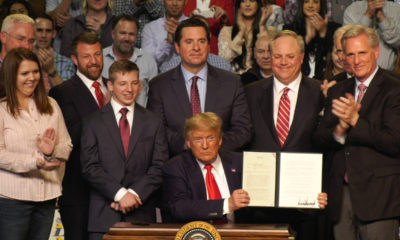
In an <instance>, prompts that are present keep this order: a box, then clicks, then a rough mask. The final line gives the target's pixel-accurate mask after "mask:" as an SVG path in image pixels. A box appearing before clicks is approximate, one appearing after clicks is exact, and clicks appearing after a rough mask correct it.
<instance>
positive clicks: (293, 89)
mask: <svg viewBox="0 0 400 240" xmlns="http://www.w3.org/2000/svg"><path fill="white" fill-rule="evenodd" d="M300 82H301V73H300V74H299V76H297V78H296V79H295V80H294V81H293V82H291V83H290V84H289V85H287V86H286V85H284V84H283V83H281V82H280V81H279V80H278V79H277V78H276V77H275V76H274V123H275V126H276V121H277V119H278V110H279V102H280V100H281V97H282V94H283V90H284V89H285V88H286V87H288V88H289V89H290V90H289V92H288V97H289V100H290V117H289V118H290V119H289V129H290V126H292V122H293V117H294V111H295V109H296V103H297V96H298V95H299V88H300Z"/></svg>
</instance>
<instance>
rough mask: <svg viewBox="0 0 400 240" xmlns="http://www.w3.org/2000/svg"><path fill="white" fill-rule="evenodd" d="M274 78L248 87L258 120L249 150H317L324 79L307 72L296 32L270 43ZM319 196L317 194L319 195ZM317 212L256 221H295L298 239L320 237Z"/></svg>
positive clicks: (261, 215)
mask: <svg viewBox="0 0 400 240" xmlns="http://www.w3.org/2000/svg"><path fill="white" fill-rule="evenodd" d="M269 49H270V52H271V56H272V71H273V76H272V77H270V78H267V79H263V80H260V81H258V82H255V83H253V84H251V85H249V86H248V87H246V95H247V99H248V103H249V108H250V114H251V117H252V122H253V129H254V132H253V139H252V141H251V142H250V144H249V150H251V151H262V152H281V151H282V152H315V148H314V146H313V144H312V135H313V133H314V131H315V129H316V127H317V124H318V118H319V117H318V114H319V112H320V111H321V110H322V107H323V103H324V97H323V94H322V92H321V90H320V81H318V80H315V79H311V78H308V77H307V76H304V75H302V74H301V72H300V71H301V64H302V62H303V57H304V42H303V39H302V38H301V36H298V35H297V34H296V33H295V32H292V31H290V30H284V31H281V32H279V33H278V34H277V35H276V36H275V37H274V38H272V40H271V42H270V48H269ZM316 197H317V196H316ZM316 214H317V213H316V211H311V210H310V213H307V212H304V211H299V210H297V209H272V208H267V209H265V208H264V209H257V210H255V211H254V217H253V220H254V222H256V223H260V222H269V223H274V222H283V223H290V224H291V225H292V227H293V228H294V229H295V230H296V231H297V233H298V236H297V238H296V239H307V240H311V239H320V237H319V236H318V235H319V234H322V233H318V231H317V217H316Z"/></svg>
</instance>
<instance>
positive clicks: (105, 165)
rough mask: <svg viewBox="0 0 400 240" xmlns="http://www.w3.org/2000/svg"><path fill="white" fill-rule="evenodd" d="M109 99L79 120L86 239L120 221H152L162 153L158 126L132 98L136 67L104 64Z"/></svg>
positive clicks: (165, 151)
mask: <svg viewBox="0 0 400 240" xmlns="http://www.w3.org/2000/svg"><path fill="white" fill-rule="evenodd" d="M109 77H110V80H109V81H108V82H107V87H108V90H109V91H110V92H111V94H112V98H111V101H110V103H109V104H107V105H105V106H104V107H103V108H102V109H100V110H99V111H97V112H95V113H94V114H93V115H92V116H90V117H89V118H87V119H85V121H84V124H83V130H82V139H81V148H82V149H81V164H82V173H83V177H84V178H85V179H86V180H87V181H88V183H89V186H90V200H89V227H88V230H89V240H100V239H102V237H103V235H104V233H106V232H107V231H108V230H109V228H110V227H111V226H112V225H113V224H115V223H117V222H121V221H130V222H131V221H136V222H147V223H154V222H155V221H156V210H155V204H156V200H157V198H156V197H155V196H156V195H155V194H154V193H155V191H156V190H157V189H158V188H159V187H160V185H161V181H162V177H161V166H162V164H163V162H164V161H165V160H166V159H167V158H168V147H167V142H166V139H165V132H164V126H163V124H162V121H161V119H160V118H159V117H158V116H157V115H156V114H154V113H152V112H150V111H148V110H146V109H144V108H142V107H141V106H140V105H139V104H136V103H135V99H136V97H137V96H138V94H139V93H140V91H141V88H142V85H141V81H140V80H139V69H138V67H137V66H136V64H135V63H133V62H131V61H129V60H119V61H117V62H115V63H113V64H112V65H111V67H110V69H109Z"/></svg>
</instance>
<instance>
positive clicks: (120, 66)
mask: <svg viewBox="0 0 400 240" xmlns="http://www.w3.org/2000/svg"><path fill="white" fill-rule="evenodd" d="M132 71H136V72H138V74H139V68H138V66H137V65H136V64H135V63H134V62H131V61H130V60H127V59H121V60H118V61H116V62H114V63H113V64H112V65H111V66H110V68H109V69H108V77H109V81H110V82H111V83H114V81H115V73H127V72H132Z"/></svg>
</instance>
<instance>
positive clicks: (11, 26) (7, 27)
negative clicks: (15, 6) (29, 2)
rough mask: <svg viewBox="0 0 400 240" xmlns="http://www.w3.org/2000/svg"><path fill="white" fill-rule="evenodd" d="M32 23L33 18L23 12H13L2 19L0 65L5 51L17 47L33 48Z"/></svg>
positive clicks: (33, 34) (5, 53)
mask: <svg viewBox="0 0 400 240" xmlns="http://www.w3.org/2000/svg"><path fill="white" fill-rule="evenodd" d="M34 24H35V22H34V21H33V19H32V18H30V17H28V16H27V15H24V14H13V15H9V16H8V17H6V18H5V19H4V21H3V24H2V26H1V32H0V40H1V52H0V66H1V64H2V63H3V59H4V58H5V57H6V55H7V53H8V52H9V51H11V50H12V49H14V48H17V47H24V48H28V49H30V50H32V49H33V43H34V42H35V30H34Z"/></svg>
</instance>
